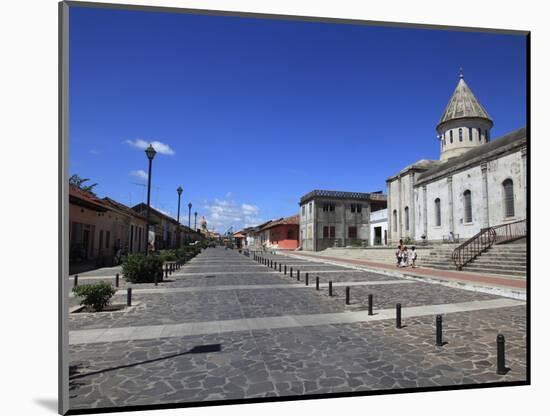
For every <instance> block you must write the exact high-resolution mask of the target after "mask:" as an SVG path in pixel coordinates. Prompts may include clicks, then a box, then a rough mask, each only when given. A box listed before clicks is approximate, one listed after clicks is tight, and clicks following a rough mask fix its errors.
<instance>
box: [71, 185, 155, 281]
mask: <svg viewBox="0 0 550 416" xmlns="http://www.w3.org/2000/svg"><path fill="white" fill-rule="evenodd" d="M69 221H70V228H69V241H70V251H69V268H70V271H71V273H72V272H78V271H83V270H89V269H92V268H95V267H101V266H111V265H112V264H113V263H114V258H115V255H116V254H117V252H118V250H119V249H121V250H124V251H126V250H127V251H129V252H130V253H138V252H144V251H145V227H146V221H145V217H143V216H141V215H140V214H139V213H137V212H135V211H132V210H131V209H130V208H129V207H127V206H126V205H124V204H121V203H120V202H117V201H115V200H113V199H111V198H103V199H100V198H99V197H97V196H96V195H94V194H92V193H90V192H86V191H83V190H81V189H79V188H78V187H76V186H72V185H71V186H70V187H69Z"/></svg>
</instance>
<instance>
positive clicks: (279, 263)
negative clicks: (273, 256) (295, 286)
mask: <svg viewBox="0 0 550 416" xmlns="http://www.w3.org/2000/svg"><path fill="white" fill-rule="evenodd" d="M280 272H281V263H279V273H280Z"/></svg>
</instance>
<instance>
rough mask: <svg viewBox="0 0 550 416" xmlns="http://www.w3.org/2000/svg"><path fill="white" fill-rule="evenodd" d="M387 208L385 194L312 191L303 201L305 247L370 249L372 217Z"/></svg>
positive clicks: (302, 242)
mask: <svg viewBox="0 0 550 416" xmlns="http://www.w3.org/2000/svg"><path fill="white" fill-rule="evenodd" d="M384 208H386V195H384V194H382V193H381V192H374V193H363V192H341V191H324V190H314V191H311V192H309V193H308V194H306V195H304V196H303V197H302V198H301V199H300V243H301V248H302V250H308V251H320V250H324V249H326V248H328V247H347V246H368V245H369V244H370V240H371V238H370V234H371V230H370V214H371V212H374V211H378V210H382V209H384Z"/></svg>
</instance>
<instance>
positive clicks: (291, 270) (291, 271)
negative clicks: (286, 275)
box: [290, 267, 292, 277]
mask: <svg viewBox="0 0 550 416" xmlns="http://www.w3.org/2000/svg"><path fill="white" fill-rule="evenodd" d="M290 277H292V267H291V268H290Z"/></svg>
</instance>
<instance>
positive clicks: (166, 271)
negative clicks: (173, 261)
mask: <svg viewBox="0 0 550 416" xmlns="http://www.w3.org/2000/svg"><path fill="white" fill-rule="evenodd" d="M164 275H165V276H164V277H166V278H167V279H168V266H165V267H164Z"/></svg>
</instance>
